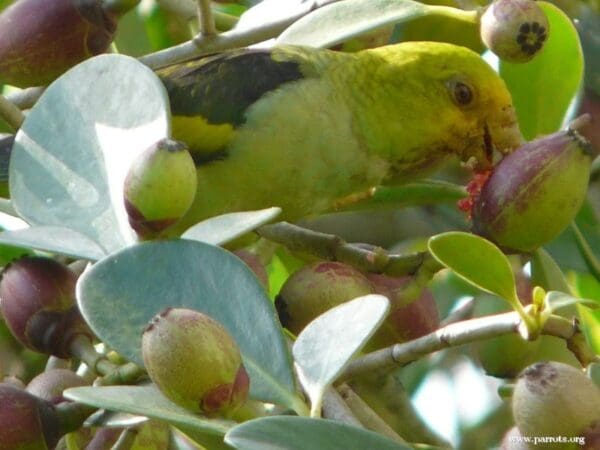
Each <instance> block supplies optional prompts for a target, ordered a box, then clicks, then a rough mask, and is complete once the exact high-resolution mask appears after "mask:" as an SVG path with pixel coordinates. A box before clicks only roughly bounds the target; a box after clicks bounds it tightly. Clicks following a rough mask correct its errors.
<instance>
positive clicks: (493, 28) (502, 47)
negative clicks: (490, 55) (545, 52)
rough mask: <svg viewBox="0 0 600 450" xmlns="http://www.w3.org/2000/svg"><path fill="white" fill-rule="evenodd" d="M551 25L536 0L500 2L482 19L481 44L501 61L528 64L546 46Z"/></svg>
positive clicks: (490, 8)
mask: <svg viewBox="0 0 600 450" xmlns="http://www.w3.org/2000/svg"><path fill="white" fill-rule="evenodd" d="M548 31H549V23H548V19H547V17H546V14H544V11H543V10H542V8H540V6H539V5H538V4H537V3H536V2H535V1H534V0H496V1H494V2H493V3H492V4H491V5H490V6H488V8H487V9H486V10H485V12H484V13H483V15H482V16H481V24H480V33H481V40H482V41H483V42H484V43H485V45H486V46H487V47H488V48H489V49H490V50H491V51H492V52H494V53H495V54H496V55H497V56H498V57H499V58H501V59H503V60H505V61H508V62H515V63H522V62H527V61H529V60H530V59H531V58H533V57H534V56H535V55H536V54H537V53H538V52H539V51H540V50H541V49H542V46H543V45H544V42H546V39H547V37H548Z"/></svg>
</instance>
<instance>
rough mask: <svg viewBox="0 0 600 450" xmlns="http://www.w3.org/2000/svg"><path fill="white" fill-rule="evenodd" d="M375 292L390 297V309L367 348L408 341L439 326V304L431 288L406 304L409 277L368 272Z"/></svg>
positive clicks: (372, 348)
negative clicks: (406, 288) (405, 291)
mask: <svg viewBox="0 0 600 450" xmlns="http://www.w3.org/2000/svg"><path fill="white" fill-rule="evenodd" d="M367 278H368V279H369V281H370V282H371V284H372V285H373V288H374V290H375V293H376V294H381V295H385V296H386V297H387V298H388V299H389V300H390V313H389V315H388V316H387V317H386V319H385V321H384V322H383V324H382V325H381V327H380V328H379V329H378V330H377V332H376V333H375V335H374V336H373V337H372V338H371V339H370V340H369V343H368V344H367V347H366V349H367V351H369V350H376V349H379V348H383V347H387V346H390V345H393V344H397V343H399V342H406V341H410V340H412V339H416V338H418V337H421V336H424V335H426V334H428V333H431V332H432V331H434V330H436V329H437V328H438V326H439V324H440V316H439V313H438V310H437V305H436V303H435V300H434V298H433V295H432V294H431V292H430V291H429V290H427V289H424V290H423V291H422V292H421V295H420V296H419V298H417V299H415V300H413V301H411V302H410V303H408V304H407V300H408V299H407V298H406V295H405V294H404V292H403V288H404V286H405V285H406V283H408V282H409V281H410V279H411V278H410V277H390V276H387V275H380V274H368V275H367Z"/></svg>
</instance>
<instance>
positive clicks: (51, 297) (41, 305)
mask: <svg viewBox="0 0 600 450" xmlns="http://www.w3.org/2000/svg"><path fill="white" fill-rule="evenodd" d="M76 282H77V276H76V275H75V273H74V272H73V271H71V270H70V269H69V268H68V267H67V266H65V265H64V264H61V263H59V262H57V261H55V260H53V259H51V258H45V257H25V258H21V259H19V260H17V261H15V262H13V263H11V264H9V265H8V266H7V267H6V268H5V269H4V271H3V272H2V279H1V280H0V311H1V312H2V315H3V316H4V319H5V321H6V323H7V325H8V327H9V329H10V330H11V332H12V333H13V335H14V336H15V337H16V338H17V339H18V340H19V341H20V342H21V343H22V344H23V345H24V346H26V347H28V348H30V349H32V350H35V351H38V352H41V353H48V354H52V355H54V356H57V357H59V358H67V357H69V355H70V352H69V345H70V343H71V341H72V340H73V339H74V338H75V337H76V336H78V335H81V334H83V335H87V336H90V337H91V332H90V330H89V328H88V327H87V325H86V324H85V322H84V321H83V318H82V317H81V314H80V313H79V309H78V308H77V304H76V303H75V283H76Z"/></svg>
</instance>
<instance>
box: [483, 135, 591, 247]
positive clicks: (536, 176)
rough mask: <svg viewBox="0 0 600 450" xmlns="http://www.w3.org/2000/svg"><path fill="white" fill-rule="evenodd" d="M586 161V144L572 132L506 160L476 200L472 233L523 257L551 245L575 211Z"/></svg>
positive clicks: (587, 168)
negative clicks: (517, 252)
mask: <svg viewBox="0 0 600 450" xmlns="http://www.w3.org/2000/svg"><path fill="white" fill-rule="evenodd" d="M591 156H592V150H591V147H590V145H589V143H588V142H587V141H586V140H585V139H584V138H583V137H581V136H580V135H579V134H578V133H577V132H576V131H573V130H568V131H561V132H558V133H554V134H551V135H549V136H546V137H542V138H539V139H536V140H534V141H531V142H529V143H527V144H524V145H523V146H521V147H519V148H518V149H516V150H515V151H514V152H513V153H510V154H509V155H507V156H505V157H504V158H503V159H502V161H500V162H499V163H498V164H497V165H496V167H495V168H494V170H493V172H492V174H491V175H490V177H489V178H488V179H487V181H486V182H485V184H484V185H483V188H482V189H481V193H480V194H479V196H478V197H477V199H476V200H475V204H474V206H473V210H472V217H473V230H474V232H476V233H477V234H480V235H482V236H484V237H486V238H488V239H490V240H492V241H494V242H495V243H496V244H498V245H499V246H500V247H502V248H504V249H507V250H516V251H522V252H528V251H532V250H535V249H537V248H538V247H540V246H542V245H544V244H546V243H548V242H550V241H551V240H552V239H554V238H555V237H556V236H558V235H559V234H560V233H561V232H562V231H563V230H564V229H565V228H566V227H567V225H568V224H569V223H571V221H572V220H573V219H574V217H575V215H576V214H577V211H579V208H580V206H581V204H582V202H583V200H584V198H585V195H586V192H587V186H588V178H589V173H590V165H591V161H592V157H591Z"/></svg>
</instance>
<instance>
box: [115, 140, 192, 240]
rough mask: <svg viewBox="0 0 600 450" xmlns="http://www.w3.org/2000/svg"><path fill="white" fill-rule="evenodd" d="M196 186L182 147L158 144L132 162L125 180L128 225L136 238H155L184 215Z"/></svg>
mask: <svg viewBox="0 0 600 450" xmlns="http://www.w3.org/2000/svg"><path fill="white" fill-rule="evenodd" d="M196 185H197V177H196V166H195V164H194V160H193V159H192V156H191V155H190V152H189V151H188V149H187V147H186V146H185V144H183V143H181V142H178V141H174V140H172V139H169V138H165V139H162V140H160V141H158V142H157V143H156V144H154V145H152V146H151V147H150V148H149V149H147V150H146V151H145V152H144V153H142V154H141V155H140V156H138V157H137V158H136V159H135V161H134V162H133V164H132V165H131V167H130V169H129V172H128V174H127V177H126V179H125V186H124V199H125V209H126V210H127V214H128V217H129V224H130V225H131V227H132V228H133V229H134V230H135V231H136V232H137V234H138V236H140V238H150V237H154V236H156V235H158V234H159V233H160V232H162V231H164V230H165V229H167V228H168V227H170V226H171V225H173V224H174V223H175V222H177V221H178V220H179V219H181V218H182V217H183V215H184V214H185V213H186V212H187V210H188V209H189V208H190V206H191V205H192V202H193V201H194V197H195V196H196Z"/></svg>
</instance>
